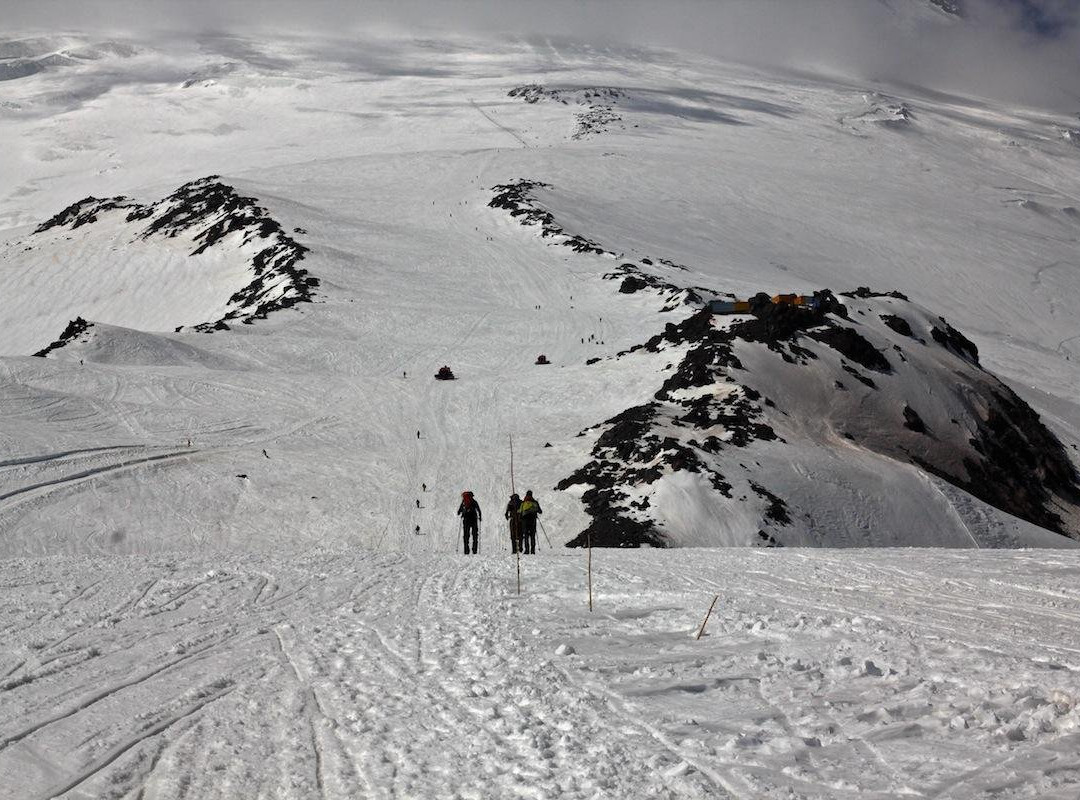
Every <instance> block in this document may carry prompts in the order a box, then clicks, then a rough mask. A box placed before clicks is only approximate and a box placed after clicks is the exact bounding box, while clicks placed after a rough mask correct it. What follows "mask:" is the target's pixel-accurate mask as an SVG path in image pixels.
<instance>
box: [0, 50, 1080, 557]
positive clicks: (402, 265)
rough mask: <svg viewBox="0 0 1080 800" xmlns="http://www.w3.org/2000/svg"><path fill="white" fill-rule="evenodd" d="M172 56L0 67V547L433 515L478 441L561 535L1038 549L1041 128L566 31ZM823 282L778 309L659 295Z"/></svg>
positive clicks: (1073, 276)
mask: <svg viewBox="0 0 1080 800" xmlns="http://www.w3.org/2000/svg"><path fill="white" fill-rule="evenodd" d="M200 47H201V49H200V50H197V51H196V50H192V49H191V48H190V47H189V48H187V49H184V48H183V47H182V46H181V45H180V44H178V43H177V42H171V43H169V42H166V43H160V42H159V43H142V44H140V46H139V47H138V52H137V54H135V55H133V56H131V57H130V58H126V59H121V60H118V61H116V62H110V64H109V66H108V69H107V70H104V71H103V68H101V67H100V66H99V65H100V62H87V63H86V64H84V65H80V66H79V67H78V69H73V70H58V71H53V72H43V73H40V74H37V75H33V76H28V77H26V78H22V79H19V80H16V81H9V82H8V85H10V86H11V87H12V92H11V93H10V96H11V102H13V103H15V104H16V105H17V106H18V107H17V108H15V107H12V108H9V109H8V110H7V111H6V112H5V116H4V117H3V118H2V119H0V125H2V126H3V130H4V131H5V132H8V133H10V134H11V136H6V138H7V139H8V140H10V141H13V142H17V144H16V145H15V146H14V147H13V148H12V150H11V153H10V155H9V156H5V157H4V158H2V159H0V173H3V174H4V175H7V176H16V175H17V178H16V179H15V180H12V181H10V182H9V184H8V185H11V186H12V187H15V188H13V189H12V191H11V194H9V195H8V196H6V197H5V198H2V199H0V218H3V219H7V220H10V221H11V223H12V224H13V225H16V226H17V227H14V228H12V229H11V230H10V231H9V232H8V234H7V235H6V236H5V237H4V238H5V239H6V240H7V241H8V245H7V246H6V247H5V249H4V250H3V255H2V260H0V277H2V279H3V284H4V286H5V288H6V290H7V291H8V296H9V297H11V298H12V302H9V303H6V304H5V305H4V307H3V311H2V312H0V313H2V314H3V318H2V325H0V328H2V330H3V331H4V335H3V337H0V338H2V344H0V348H2V350H3V351H4V352H5V353H8V354H9V357H7V358H4V359H3V362H2V363H3V371H2V372H0V381H2V383H0V398H2V400H3V402H4V404H5V412H6V413H5V414H4V415H3V417H2V418H0V443H2V444H3V447H4V451H5V452H6V453H10V456H9V457H8V458H7V461H9V462H11V463H9V464H8V465H7V466H6V467H5V468H4V469H3V472H2V477H0V496H2V499H0V525H2V526H3V528H4V532H5V535H4V537H3V547H4V548H5V550H6V552H9V553H40V552H51V551H53V550H55V549H60V550H64V551H81V550H83V549H86V548H92V549H96V548H105V549H110V550H121V551H136V552H145V551H154V550H157V549H160V548H162V547H176V546H183V547H187V546H192V545H193V544H194V543H197V542H198V543H203V544H214V545H218V546H222V547H244V548H250V547H256V548H258V547H267V546H282V545H286V544H291V543H296V542H307V541H310V540H313V539H314V540H318V541H327V540H329V541H337V542H349V543H350V544H356V545H363V546H367V547H372V548H382V549H406V550H425V549H430V548H433V547H434V548H442V547H447V546H448V545H449V543H450V542H451V541H452V540H453V539H454V537H455V535H456V534H455V525H456V520H455V518H454V517H453V514H452V511H453V509H454V508H455V507H456V497H457V496H458V494H459V493H460V491H461V490H463V489H466V488H470V489H472V490H473V491H475V492H476V493H477V496H478V497H479V498H480V500H481V503H482V505H484V507H485V508H486V509H488V524H489V526H490V525H491V523H492V522H493V515H492V509H497V508H498V507H499V506H500V505H501V504H502V503H503V502H504V501H505V497H506V496H507V495H508V494H509V491H510V488H511V487H510V474H509V444H510V437H511V436H513V439H514V445H515V479H516V487H517V488H532V489H534V490H535V491H537V492H538V493H539V494H540V496H541V499H542V500H543V502H544V507H545V511H546V514H545V517H544V521H545V524H546V525H547V527H548V529H549V533H550V535H551V536H552V537H553V539H554V540H555V541H558V542H560V543H566V542H580V541H581V538H580V535H581V534H582V533H583V532H584V531H586V530H591V531H592V532H593V533H596V534H597V537H596V538H597V540H598V541H600V542H603V543H608V544H618V543H628V542H634V541H651V542H654V543H665V544H696V545H703V544H721V543H724V544H750V543H753V544H817V545H829V544H836V545H887V544H888V545H896V544H938V545H951V546H975V545H978V546H1005V545H1016V544H1026V545H1036V544H1038V545H1043V544H1056V545H1058V546H1066V545H1070V544H1071V543H1072V542H1071V540H1070V539H1069V538H1067V536H1062V535H1061V534H1063V533H1064V534H1070V535H1075V533H1076V530H1077V523H1076V507H1075V502H1076V498H1075V468H1074V467H1073V462H1074V461H1075V455H1076V452H1077V451H1076V446H1077V443H1078V435H1077V433H1078V431H1080V406H1078V405H1077V404H1076V401H1075V392H1074V389H1075V387H1076V386H1077V385H1078V382H1080V372H1078V370H1077V367H1076V362H1075V361H1074V360H1073V358H1072V355H1073V353H1072V350H1071V348H1072V345H1073V344H1074V343H1075V341H1080V339H1076V338H1075V337H1077V336H1080V331H1078V329H1077V328H1076V322H1075V315H1073V314H1072V313H1071V308H1070V306H1069V303H1068V301H1067V299H1066V298H1067V297H1069V296H1070V293H1071V292H1072V291H1073V290H1075V289H1076V288H1078V287H1077V285H1076V284H1077V281H1078V280H1080V278H1078V270H1077V269H1076V267H1075V265H1076V260H1075V246H1076V242H1077V238H1078V234H1080V223H1078V222H1077V215H1076V212H1075V209H1076V208H1077V207H1080V201H1078V200H1076V199H1075V198H1074V196H1073V194H1071V191H1072V190H1071V189H1070V186H1071V185H1072V181H1073V178H1074V177H1076V176H1077V175H1080V162H1078V160H1077V151H1076V149H1075V148H1074V147H1073V146H1072V145H1071V144H1069V142H1068V141H1066V140H1065V138H1064V137H1063V133H1062V131H1064V130H1067V129H1068V128H1069V125H1070V123H1069V121H1068V120H1067V119H1065V118H1058V117H1054V116H1052V115H1047V114H1041V113H1035V112H1031V111H1027V110H1023V109H1006V108H997V107H993V106H990V105H988V104H985V103H977V102H975V101H969V100H963V99H962V98H955V97H951V96H944V95H932V94H926V95H919V94H903V93H900V92H899V91H897V90H896V89H895V88H889V87H885V86H873V87H868V86H865V85H843V84H838V83H836V82H825V81H812V80H810V79H808V78H806V77H802V78H791V77H785V76H770V75H766V74H762V73H760V72H753V71H748V70H744V69H736V68H731V67H727V66H723V65H720V64H717V63H715V62H712V61H708V60H703V59H699V58H692V57H688V56H685V55H680V54H673V53H659V52H652V53H649V52H644V51H635V50H627V51H622V50H620V49H619V48H617V47H612V48H609V49H607V50H603V51H599V50H596V49H591V48H588V47H580V46H578V45H575V44H573V43H566V42H548V43H545V44H540V43H537V42H531V41H530V42H510V43H504V44H500V45H492V44H490V43H484V44H482V45H481V44H478V43H466V42H461V41H459V42H456V43H454V44H453V45H445V46H444V45H440V44H437V43H432V42H428V43H423V42H401V43H399V44H398V46H397V48H396V49H395V48H388V47H387V46H386V45H385V43H383V44H379V43H372V44H371V46H370V47H369V48H368V49H366V50H363V53H360V52H358V50H357V48H356V47H352V46H349V45H347V44H346V43H341V42H335V41H316V40H302V39H295V40H285V39H277V40H267V41H263V42H258V43H256V42H252V41H245V40H239V39H236V38H220V37H218V38H215V37H209V38H207V39H204V40H202V41H201V44H200ZM155 58H156V59H157V62H156V63H157V64H158V66H159V70H158V71H157V72H155V73H154V75H155V80H152V81H149V82H146V81H142V82H139V83H136V82H135V76H134V74H129V73H126V72H125V71H124V70H125V69H126V68H128V67H129V66H130V69H132V70H135V69H143V68H145V67H146V65H147V64H148V63H150V62H151V61H153V59H155ZM665 65H667V66H665ZM671 65H677V69H674V68H669V67H670V66H671ZM193 76H195V77H194V78H193ZM88 82H89V83H92V84H93V86H94V91H95V92H96V93H95V94H94V95H93V97H94V99H93V100H92V101H87V102H79V103H75V104H72V103H62V104H60V103H59V100H58V98H59V97H60V96H61V93H62V90H63V89H64V87H65V86H69V87H70V86H76V85H80V86H81V85H84V84H86V83H88ZM593 112H598V113H599V116H595V117H591V116H589V115H591V114H592V113H593ZM61 114H62V115H63V117H64V124H63V126H62V128H60V127H57V126H55V125H53V124H52V122H51V120H53V119H54V116H53V115H61ZM582 115H585V119H583V118H582ZM601 116H602V117H603V119H601V118H600V117H601ZM615 117H617V118H618V119H614V118H615ZM586 123H588V126H587V127H585V128H583V127H582V126H583V125H585V124H586ZM593 123H595V124H593ZM102 129H107V130H109V131H110V134H109V137H110V138H108V139H100V138H95V135H94V132H95V131H100V130H102ZM162 131H171V132H172V134H173V136H172V138H176V137H181V138H182V142H183V147H175V148H173V147H161V146H153V145H151V144H150V143H152V142H161V141H163V140H162V139H161V137H162V136H163V135H165V134H163V133H162ZM170 140H171V139H170ZM211 173H220V174H222V175H223V177H222V178H220V179H200V178H199V176H201V175H206V174H211ZM178 185H180V186H182V187H183V188H182V189H181V190H179V191H175V190H174V188H173V187H175V186H178ZM232 187H236V188H235V189H234V188H232ZM87 195H91V196H92V197H98V198H100V197H108V198H113V199H111V200H80V198H85V197H87ZM120 197H123V198H131V199H118V198H120ZM160 197H165V198H166V199H164V200H157V199H156V198H160ZM73 204H74V205H73ZM62 209H66V210H64V211H61V210H62ZM58 211H59V212H61V213H60V214H59V215H58V214H57V212H58ZM50 219H52V224H47V225H45V226H43V225H42V223H44V222H46V221H47V220H50ZM523 222H524V223H526V224H524V225H523V224H522V223H523ZM38 229H40V230H39V232H36V233H35V232H34V231H35V230H38ZM208 245H209V246H208ZM27 248H29V249H27ZM114 248H115V249H114ZM308 248H310V250H308ZM300 256H303V259H302V260H299V259H300ZM278 267H280V268H278ZM316 281H317V282H318V286H317V287H315V286H314V283H315V282H316ZM859 286H871V287H873V288H874V289H876V290H884V291H892V290H897V291H898V292H899V293H902V294H903V296H904V297H907V298H910V301H908V300H903V299H901V298H900V297H871V296H861V297H845V296H844V295H843V294H842V292H845V291H849V290H853V289H855V288H856V287H859ZM311 288H314V289H315V291H314V293H310V292H308V293H307V294H305V292H307V290H308V289H311ZM825 289H831V290H832V291H833V292H834V293H835V297H836V298H838V300H839V301H840V302H841V303H842V306H843V310H841V309H840V308H839V307H836V308H833V309H832V311H831V312H830V313H829V314H827V315H826V316H825V317H821V318H817V317H815V318H813V319H806V320H801V321H799V322H798V323H797V324H795V325H794V326H791V328H790V330H786V331H784V332H783V335H781V336H780V337H779V338H778V339H777V338H776V337H775V336H773V335H772V334H770V335H768V336H764V337H762V336H760V335H755V334H753V333H752V332H753V330H754V329H755V325H757V326H760V325H765V326H766V327H768V320H765V319H761V318H755V319H749V318H737V319H734V320H720V319H718V320H715V321H711V322H710V321H708V320H706V319H705V318H704V317H702V316H700V313H699V309H700V308H701V307H702V305H703V304H704V303H705V302H707V301H708V300H710V299H713V298H721V297H728V298H730V297H738V298H748V297H751V296H753V295H755V294H757V293H759V292H765V293H767V294H769V295H773V294H777V293H783V292H804V293H812V292H815V291H821V290H825ZM308 295H310V299H312V300H314V302H312V303H299V304H297V305H292V306H291V307H290V308H287V309H285V310H282V311H280V312H276V313H271V314H269V315H268V316H266V318H265V319H261V320H259V322H258V323H257V324H255V325H250V326H247V325H232V324H231V323H232V322H234V321H240V320H248V319H250V318H251V317H262V316H265V313H266V311H268V310H270V309H272V308H274V307H276V306H287V305H290V303H292V302H293V301H295V300H299V299H309V298H308ZM695 315H697V316H695ZM893 317H895V318H896V320H893V321H892V322H890V321H889V320H890V319H892V318H893ZM939 317H944V318H945V319H947V320H948V321H949V323H948V324H946V323H944V322H943V321H941V320H940V319H939ZM77 318H81V319H82V320H85V321H86V323H87V324H88V327H86V328H85V329H83V330H81V331H79V333H78V334H77V335H75V336H74V337H73V338H72V339H71V341H68V342H66V343H65V344H64V345H63V346H62V347H59V348H54V349H51V350H49V352H48V353H47V357H46V358H45V359H33V358H29V356H30V354H32V353H35V352H40V351H42V350H44V349H46V348H48V347H49V345H50V344H51V343H54V342H56V341H57V340H58V337H60V336H61V334H62V333H63V332H64V331H65V329H66V328H67V326H68V325H69V323H70V322H72V321H74V320H76V319H77ZM219 321H224V324H225V325H228V327H229V328H230V330H219V331H216V332H214V333H213V334H212V335H207V333H205V332H204V331H205V329H206V328H207V327H215V325H216V324H217V323H218V322H219ZM905 324H906V325H907V326H909V327H910V328H911V335H910V336H909V335H908V334H907V333H906V332H905V330H906V329H905V328H904V325H905ZM669 325H670V326H674V327H669ZM176 328H180V330H179V331H177V330H176ZM935 330H936V331H937V332H938V333H937V334H935ZM849 331H854V332H855V333H851V332H849ZM936 336H937V337H938V338H936ZM770 337H771V338H770ZM940 337H944V338H943V339H941V338H940ZM965 337H966V339H968V340H970V341H971V342H972V343H973V345H974V347H975V348H977V352H978V354H979V357H978V363H977V364H976V363H974V356H973V353H974V350H972V351H971V352H968V350H967V349H966V348H967V345H966V344H964V341H965ZM897 348H899V350H897ZM540 353H543V354H545V355H546V356H547V357H548V359H549V360H550V361H551V362H552V363H551V365H550V366H536V365H534V363H533V362H534V361H535V360H536V356H537V355H538V354H540ZM873 353H877V354H878V355H877V356H874V355H873ZM785 354H786V355H787V357H788V360H785ZM706 356H708V357H709V358H710V359H713V360H712V361H710V362H709V363H708V364H705V363H704V362H703V361H702V363H698V362H697V361H695V359H698V360H701V359H704V358H705V357H706ZM865 358H869V359H870V361H867V362H865V363H863V362H861V361H860V359H865ZM725 359H726V360H727V361H728V362H730V364H728V365H725V363H721V362H724V360H725ZM736 361H737V362H738V363H739V364H740V365H741V369H740V368H735V367H733V366H731V364H734V363H735V362H736ZM792 361H793V362H794V363H791V362H792ZM880 362H884V363H880ZM443 364H449V365H450V366H452V367H453V368H454V370H455V372H456V374H457V375H458V380H457V381H455V382H447V383H443V382H435V381H433V380H432V376H433V373H434V372H435V370H436V369H437V368H438V367H439V366H441V365H443ZM854 373H858V374H857V375H856V374H854ZM683 384H685V385H683ZM658 393H659V394H658ZM766 401H768V402H766ZM634 409H639V410H640V409H651V411H649V412H648V413H644V412H642V413H641V414H638V413H637V412H635V411H634ZM695 409H696V410H695ZM654 412H655V413H654ZM687 415H689V416H690V421H689V422H687V421H686V420H685V419H684V418H685V417H686V416H687ZM620 420H623V421H625V422H626V423H627V424H625V425H620V424H618V422H619V421H620ZM695 426H697V427H695ZM744 429H745V430H744ZM766 431H769V432H770V434H769V436H772V437H774V438H767V437H766V435H765V432H766ZM418 432H419V434H420V436H419V438H418V437H417V433H418ZM650 437H654V438H655V439H656V442H657V443H656V446H655V447H654V446H653V444H650V441H652V439H651V438H650ZM743 439H745V441H742V440H743ZM668 440H673V441H674V442H676V443H677V446H668ZM264 451H265V452H264ZM57 454H63V455H62V456H58V455H57ZM615 455H618V457H617V458H616V457H615ZM609 465H610V466H609ZM702 465H704V467H702ZM421 484H426V486H427V487H428V490H427V491H426V492H424V491H423V490H422V486H421ZM601 484H604V486H603V487H601ZM607 484H610V486H608V485H607ZM556 487H560V488H558V489H556ZM598 487H601V488H603V489H604V491H605V492H607V491H611V492H612V494H611V495H610V496H608V497H607V498H606V499H605V500H604V502H603V503H600V504H597V503H596V502H594V501H596V500H597V491H598ZM590 490H592V493H591V494H590ZM646 503H647V504H648V506H647V507H646ZM146 518H153V519H154V520H155V524H154V525H153V526H144V525H142V524H141V522H140V520H142V519H146ZM598 520H599V522H598ZM605 520H606V521H605ZM597 524H600V525H601V526H605V525H606V526H607V530H608V533H609V534H610V535H607V536H601V535H599V531H600V529H598V528H597V527H595V526H596V525H597ZM639 526H644V530H645V531H646V532H643V529H642V528H641V527H639ZM207 531H210V532H212V533H211V534H208V533H207ZM418 531H419V534H420V535H419V536H418V535H417V532H418ZM428 537H430V538H428Z"/></svg>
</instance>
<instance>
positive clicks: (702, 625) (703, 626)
mask: <svg viewBox="0 0 1080 800" xmlns="http://www.w3.org/2000/svg"><path fill="white" fill-rule="evenodd" d="M719 599H720V595H715V596H714V597H713V599H712V603H710V604H709V610H708V612H707V613H706V614H705V619H704V620H702V622H701V628H700V629H699V630H698V632H697V638H698V639H700V638H701V634H703V633H705V626H706V625H708V624H709V617H711V616H712V610H713V607H714V606H715V605H716V601H717V600H719Z"/></svg>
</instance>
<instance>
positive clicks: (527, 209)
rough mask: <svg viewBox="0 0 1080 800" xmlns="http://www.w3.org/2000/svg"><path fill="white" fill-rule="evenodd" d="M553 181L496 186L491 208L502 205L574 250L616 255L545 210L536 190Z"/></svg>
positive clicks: (522, 179)
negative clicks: (560, 221)
mask: <svg viewBox="0 0 1080 800" xmlns="http://www.w3.org/2000/svg"><path fill="white" fill-rule="evenodd" d="M550 188H552V187H551V184H550V183H543V182H541V181H530V180H525V179H524V178H520V179H518V180H516V181H513V182H512V183H505V184H500V185H498V186H493V187H492V191H493V192H495V196H494V197H492V198H491V200H490V201H489V202H488V207H489V208H500V209H502V210H504V211H506V212H508V213H509V214H510V216H511V217H513V218H514V219H516V220H517V221H518V222H520V223H521V224H522V225H535V226H539V228H540V235H541V236H543V237H544V238H550V239H554V240H555V242H556V243H557V244H560V245H563V246H564V247H569V248H571V249H572V250H573V251H574V252H575V253H595V254H596V255H609V256H614V255H615V254H614V253H612V252H611V251H610V250H605V249H604V248H603V247H601V246H600V245H599V244H597V243H596V242H594V241H592V240H591V239H586V238H585V237H584V236H581V235H579V234H574V233H569V232H568V231H566V230H565V229H564V228H563V227H562V226H561V225H559V224H558V223H557V222H556V221H555V217H554V216H553V215H552V214H551V212H550V211H548V210H547V209H545V208H544V207H543V206H542V205H540V203H539V202H538V201H537V200H536V198H535V197H533V194H532V193H533V192H534V191H535V190H537V189H550Z"/></svg>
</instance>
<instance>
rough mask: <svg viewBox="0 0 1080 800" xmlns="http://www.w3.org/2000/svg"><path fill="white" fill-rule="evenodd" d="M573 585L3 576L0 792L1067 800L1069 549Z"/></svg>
mask: <svg viewBox="0 0 1080 800" xmlns="http://www.w3.org/2000/svg"><path fill="white" fill-rule="evenodd" d="M593 566H594V575H593V588H594V609H595V610H594V612H593V613H592V614H590V613H589V611H588V610H587V607H586V593H585V575H584V554H581V555H580V556H578V555H577V554H576V553H567V551H565V550H561V552H556V553H553V552H552V551H550V550H548V549H546V547H545V546H544V544H543V543H541V550H540V554H539V555H537V556H535V557H533V558H531V559H526V560H525V561H524V562H523V589H522V594H521V595H518V594H517V593H516V582H515V576H514V571H513V568H512V563H511V562H510V561H509V559H505V558H502V557H495V556H484V555H481V556H480V557H478V558H477V559H474V560H472V561H469V562H464V563H463V562H462V561H461V560H460V557H458V558H453V557H449V556H448V554H446V553H439V554H424V555H416V556H405V555H401V554H397V555H378V554H372V553H360V552H357V551H356V550H355V549H353V548H346V549H341V550H337V549H326V548H313V549H310V550H308V551H307V552H304V553H290V554H288V555H273V554H252V553H246V554H242V555H222V554H215V555H213V556H193V555H186V554H179V553H173V554H169V555H164V554H163V555H159V556H154V557H150V558H132V557H115V556H114V557H96V558H85V557H84V558H68V557H54V558H48V559H27V560H7V561H3V562H0V584H3V585H4V586H17V587H18V588H13V589H5V590H4V592H5V593H4V596H3V597H4V602H3V604H0V625H2V626H3V629H4V631H5V635H4V642H5V646H4V648H3V650H0V676H3V677H0V696H2V697H3V698H4V700H3V703H0V772H2V773H3V774H4V775H5V780H4V781H0V798H3V800H23V799H24V798H27V797H57V796H60V797H65V798H72V799H73V798H101V797H138V796H140V795H141V796H142V797H145V798H147V800H151V799H154V800H157V799H161V800H165V799H166V798H167V799H169V800H173V799H174V798H181V797H193V796H195V797H200V798H207V799H210V798H247V797H260V796H261V797H275V798H277V797H281V798H308V797H326V798H348V797H376V798H383V797H402V798H415V797H430V798H453V797H480V798H489V797H518V796H531V797H545V798H547V797H560V798H598V797H602V798H628V797H660V798H740V799H742V800H749V799H750V798H754V799H755V800H756V799H758V798H762V799H764V798H768V799H769V800H773V799H774V798H775V799H777V800H779V799H781V798H791V797H801V798H807V800H824V799H826V798H829V799H830V800H832V799H837V800H839V799H843V800H856V798H858V799H859V800H865V798H873V800H893V799H894V798H898V797H941V798H952V799H953V800H974V798H986V797H998V798H1039V800H1071V799H1072V798H1075V797H1076V792H1077V787H1078V786H1080V758H1078V756H1077V753H1078V751H1080V678H1078V675H1080V665H1078V663H1077V662H1078V656H1080V651H1078V648H1077V646H1076V638H1075V625H1076V612H1075V608H1076V605H1077V602H1078V601H1080V591H1078V590H1077V585H1076V575H1077V574H1078V573H1080V562H1078V560H1077V558H1076V555H1075V554H1074V553H1065V552H1057V553H1047V552H1039V553H1037V554H1034V553H1007V552H1000V551H996V552H979V553H976V552H973V551H953V552H948V551H941V550H936V551H932V550H905V551H893V550H874V551H866V550H862V551H859V550H849V551H843V552H836V551H831V552H830V551H825V550H813V551H808V550H794V549H792V550H788V551H762V550H751V549H745V548H744V549H741V550H739V549H730V550H681V551H677V550H672V551H650V550H642V551H637V552H619V551H607V552H601V553H594V555H593ZM714 594H719V600H718V602H717V604H716V607H715V610H714V613H713V616H712V618H711V620H710V621H709V624H708V626H707V627H706V628H705V633H704V635H703V636H702V637H701V639H700V640H697V639H695V636H696V634H697V631H698V630H699V627H700V625H701V623H702V619H703V618H704V616H705V611H706V609H707V608H708V607H709V603H710V601H711V600H712V598H713V596H714Z"/></svg>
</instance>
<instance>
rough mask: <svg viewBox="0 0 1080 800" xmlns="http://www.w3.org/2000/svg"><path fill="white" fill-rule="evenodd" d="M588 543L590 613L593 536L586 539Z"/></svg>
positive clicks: (590, 601) (590, 603) (590, 607)
mask: <svg viewBox="0 0 1080 800" xmlns="http://www.w3.org/2000/svg"><path fill="white" fill-rule="evenodd" d="M586 543H587V545H588V550H589V555H588V556H587V560H586V570H587V572H588V573H589V612H590V613H591V612H592V534H591V533H590V534H588V535H587V537H586Z"/></svg>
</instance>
